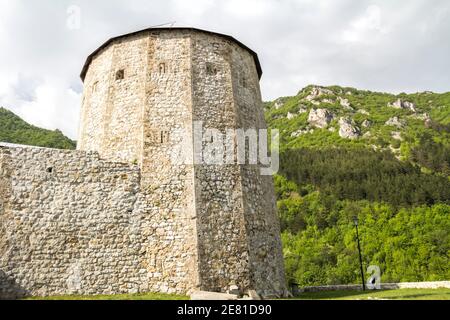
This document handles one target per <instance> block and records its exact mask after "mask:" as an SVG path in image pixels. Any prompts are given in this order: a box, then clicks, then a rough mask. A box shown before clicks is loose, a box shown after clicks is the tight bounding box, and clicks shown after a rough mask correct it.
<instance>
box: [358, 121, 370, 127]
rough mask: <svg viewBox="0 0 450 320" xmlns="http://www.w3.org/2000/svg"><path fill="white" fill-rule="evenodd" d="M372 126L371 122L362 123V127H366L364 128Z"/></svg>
mask: <svg viewBox="0 0 450 320" xmlns="http://www.w3.org/2000/svg"><path fill="white" fill-rule="evenodd" d="M371 125H372V122H370V120H364V121H363V122H362V123H361V126H362V127H364V128H369V127H370V126H371Z"/></svg>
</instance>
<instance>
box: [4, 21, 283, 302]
mask: <svg viewBox="0 0 450 320" xmlns="http://www.w3.org/2000/svg"><path fill="white" fill-rule="evenodd" d="M84 86H85V88H84V94H83V102H82V108H81V118H80V119H81V123H80V134H79V141H78V151H60V150H51V149H42V148H24V147H0V171H1V175H0V196H1V197H0V231H1V233H0V297H14V296H21V295H38V296H43V295H55V294H70V293H73V294H115V293H134V292H149V291H153V292H164V293H183V294H185V293H188V292H190V291H192V290H211V291H222V292H224V291H226V290H227V289H228V288H229V287H230V286H231V285H238V286H239V288H240V289H242V290H247V289H256V290H257V291H258V292H259V293H260V294H262V295H265V296H270V295H282V294H283V293H284V292H285V283H284V267H283V260H282V252H281V241H280V234H279V232H280V230H279V222H278V218H277V214H276V207H275V198H274V190H273V182H272V177H265V176H261V175H260V170H259V165H238V164H227V165H207V164H198V163H197V164H194V157H197V156H198V154H195V152H194V150H195V148H194V137H193V136H194V127H195V126H196V123H197V124H198V121H201V122H202V124H203V127H204V128H205V129H207V128H214V129H218V130H219V131H221V132H222V133H225V131H226V130H227V129H241V128H242V129H246V128H265V121H264V117H263V111H262V106H261V104H262V102H261V94H260V91H259V78H258V74H257V70H256V65H255V60H254V57H253V55H252V54H251V53H250V52H249V51H248V50H246V49H244V48H243V47H241V46H240V45H239V44H237V43H236V42H235V41H232V40H230V39H228V38H225V37H221V36H218V35H212V34H208V33H204V32H200V31H192V30H190V29H184V30H163V31H160V30H154V31H146V32H142V33H137V34H134V35H132V36H128V37H125V38H121V39H119V40H116V41H114V42H112V43H111V44H109V45H108V46H106V47H105V48H103V49H102V50H100V51H99V52H98V53H97V54H96V56H95V57H93V59H92V61H91V63H90V65H89V69H88V71H87V74H86V77H85V79H84ZM208 139H210V138H208V137H207V138H206V140H204V141H203V144H206V143H207V142H208ZM191 149H192V150H191ZM180 150H182V151H185V153H184V155H183V156H185V159H184V160H185V161H184V162H179V163H177V162H176V161H174V160H177V159H178V158H179V157H180V155H179V154H178V151H180ZM186 151H187V152H186Z"/></svg>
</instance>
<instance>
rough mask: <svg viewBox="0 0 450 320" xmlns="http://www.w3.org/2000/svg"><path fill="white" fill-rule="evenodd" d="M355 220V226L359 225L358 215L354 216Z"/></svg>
mask: <svg viewBox="0 0 450 320" xmlns="http://www.w3.org/2000/svg"><path fill="white" fill-rule="evenodd" d="M353 222H354V223H355V226H358V217H357V216H354V217H353Z"/></svg>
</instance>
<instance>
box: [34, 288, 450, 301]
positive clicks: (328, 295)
mask: <svg viewBox="0 0 450 320" xmlns="http://www.w3.org/2000/svg"><path fill="white" fill-rule="evenodd" d="M377 299H388V300H450V289H397V290H376V291H366V292H364V293H363V292H362V291H349V290H347V291H322V292H307V293H302V294H300V295H299V296H298V297H295V298H293V300H377ZM26 300H189V297H187V296H180V295H174V294H161V293H146V294H119V295H98V296H77V295H74V296H53V297H31V298H27V299H26Z"/></svg>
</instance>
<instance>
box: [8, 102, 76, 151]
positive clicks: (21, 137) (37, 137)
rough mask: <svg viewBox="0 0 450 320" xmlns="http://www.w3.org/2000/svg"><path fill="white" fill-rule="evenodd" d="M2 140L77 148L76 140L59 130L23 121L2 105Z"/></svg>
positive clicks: (40, 145)
mask: <svg viewBox="0 0 450 320" xmlns="http://www.w3.org/2000/svg"><path fill="white" fill-rule="evenodd" d="M0 142H8V143H15V144H25V145H32V146H39V147H48V148H56V149H75V147H76V143H75V141H72V140H70V139H69V138H67V137H66V136H64V134H63V133H62V132H61V131H59V130H55V131H51V130H45V129H41V128H38V127H35V126H33V125H30V124H28V123H26V122H25V121H23V120H22V119H21V118H20V117H18V116H17V115H15V114H14V113H12V112H11V111H9V110H6V109H5V108H1V107H0Z"/></svg>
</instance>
